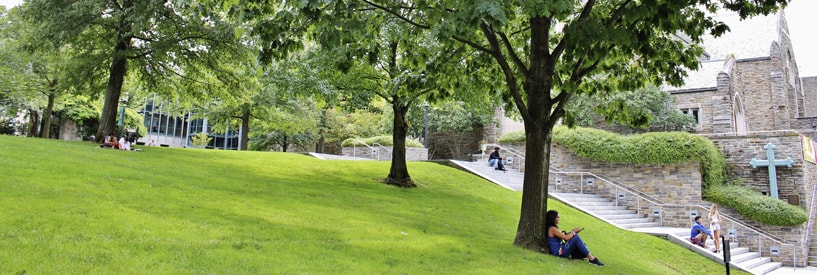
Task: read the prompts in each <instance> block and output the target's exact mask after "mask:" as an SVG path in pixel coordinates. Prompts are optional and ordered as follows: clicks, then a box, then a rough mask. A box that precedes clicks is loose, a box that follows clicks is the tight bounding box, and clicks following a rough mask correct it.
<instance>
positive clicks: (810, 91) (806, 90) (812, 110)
mask: <svg viewBox="0 0 817 275" xmlns="http://www.w3.org/2000/svg"><path fill="white" fill-rule="evenodd" d="M801 83H802V86H803V94H805V95H806V96H805V104H804V105H805V106H804V107H805V110H804V111H805V112H804V115H803V116H806V117H815V116H817V96H815V95H817V76H810V77H803V78H801Z"/></svg>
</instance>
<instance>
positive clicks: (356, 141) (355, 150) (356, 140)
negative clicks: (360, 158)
mask: <svg viewBox="0 0 817 275" xmlns="http://www.w3.org/2000/svg"><path fill="white" fill-rule="evenodd" d="M354 141H355V142H354V143H352V157H357V156H356V153H357V149H356V147H357V143H360V144H363V146H366V147H367V148H369V149H370V150H374V149H377V148H375V147H373V146H371V145H369V144H367V143H366V142H365V141H363V140H362V139H359V138H355V139H354ZM372 145H374V146H377V147H380V148H383V149H386V151H389V152H391V151H392V150H391V149H389V148H388V147H385V146H383V145H381V144H380V143H374V144H372ZM377 155H378V156H377V159H378V160H379V159H380V153H378V154H377Z"/></svg>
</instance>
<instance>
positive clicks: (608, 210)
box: [550, 193, 661, 229]
mask: <svg viewBox="0 0 817 275" xmlns="http://www.w3.org/2000/svg"><path fill="white" fill-rule="evenodd" d="M550 194H551V196H553V197H557V198H559V199H560V200H562V201H568V202H570V204H571V205H573V206H574V207H576V208H578V209H580V210H582V211H584V212H586V213H590V214H593V215H594V216H596V217H598V218H601V219H602V220H605V221H607V222H608V223H611V224H615V225H618V226H619V227H622V228H626V229H633V228H643V227H660V226H661V223H660V222H657V221H655V220H653V219H652V218H648V217H647V215H646V214H639V213H637V212H636V211H635V210H630V209H627V207H626V206H620V205H616V202H615V201H613V200H611V199H607V198H602V197H597V196H595V195H592V194H576V193H550Z"/></svg>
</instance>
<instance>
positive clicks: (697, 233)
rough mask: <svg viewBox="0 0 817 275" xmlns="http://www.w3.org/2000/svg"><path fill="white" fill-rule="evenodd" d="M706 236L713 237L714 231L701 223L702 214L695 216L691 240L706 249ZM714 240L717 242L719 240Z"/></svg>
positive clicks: (690, 234) (690, 235)
mask: <svg viewBox="0 0 817 275" xmlns="http://www.w3.org/2000/svg"><path fill="white" fill-rule="evenodd" d="M706 236H709V237H712V232H711V231H709V229H706V226H704V225H703V224H701V216H695V223H694V224H692V229H691V230H690V232H689V241H691V242H692V243H694V244H697V245H698V246H700V247H703V248H704V249H705V248H706ZM714 241H716V242H717V241H718V240H714Z"/></svg>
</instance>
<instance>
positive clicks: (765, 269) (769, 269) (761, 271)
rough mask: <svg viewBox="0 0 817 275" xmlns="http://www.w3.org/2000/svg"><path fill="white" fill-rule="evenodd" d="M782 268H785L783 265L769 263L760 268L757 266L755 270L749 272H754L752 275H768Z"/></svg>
mask: <svg viewBox="0 0 817 275" xmlns="http://www.w3.org/2000/svg"><path fill="white" fill-rule="evenodd" d="M781 266H783V263H779V262H768V263H765V264H762V265H760V266H757V267H755V268H752V269H750V270H749V271H750V272H752V274H766V273H769V272H772V271H774V270H775V269H778V268H780V267H781Z"/></svg>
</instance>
